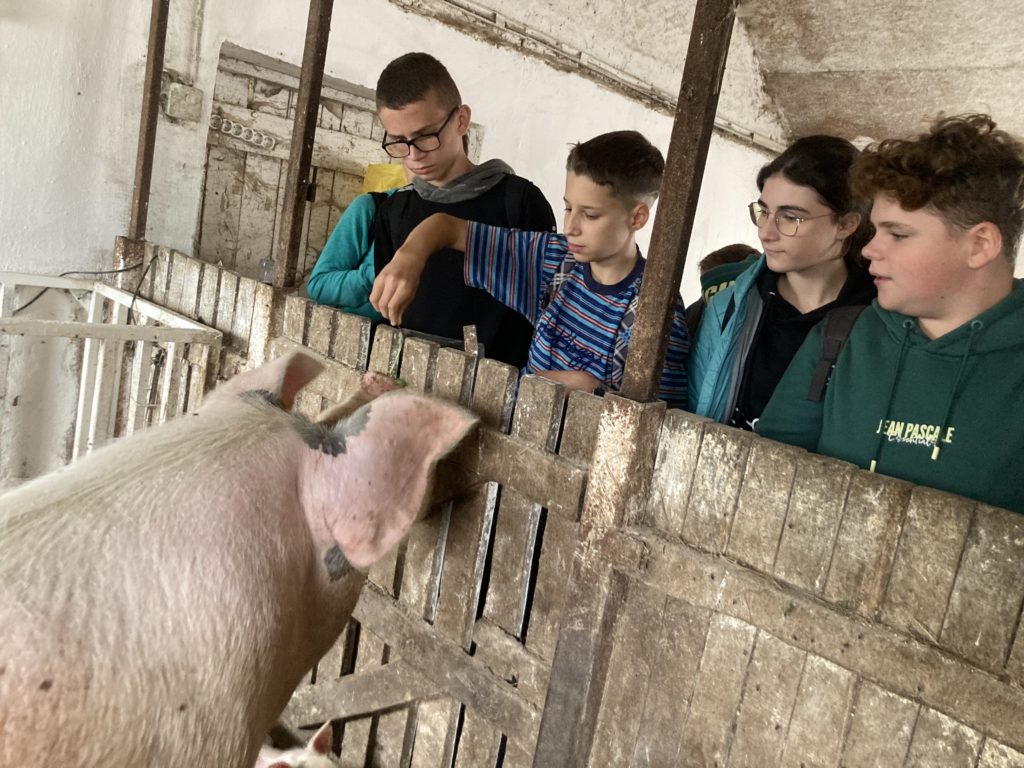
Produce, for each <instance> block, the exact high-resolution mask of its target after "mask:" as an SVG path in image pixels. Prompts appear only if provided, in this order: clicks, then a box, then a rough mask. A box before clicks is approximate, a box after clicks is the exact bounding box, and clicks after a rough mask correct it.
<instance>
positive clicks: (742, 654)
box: [676, 615, 757, 768]
mask: <svg viewBox="0 0 1024 768" xmlns="http://www.w3.org/2000/svg"><path fill="white" fill-rule="evenodd" d="M756 633H757V630H756V628H755V627H752V626H751V625H749V624H746V623H744V622H741V621H737V620H736V619H733V618H731V617H728V616H721V615H719V616H714V617H712V619H711V623H710V625H709V628H708V636H707V643H706V645H705V647H704V656H703V658H702V660H701V665H700V671H699V672H698V674H697V681H696V684H695V686H694V691H693V697H692V699H691V701H690V710H689V712H688V714H687V717H686V722H685V723H684V724H683V727H682V739H681V744H680V748H679V754H678V757H677V762H676V765H679V766H694V768H697V766H700V767H701V768H703V766H707V765H714V764H716V763H717V764H718V765H725V764H726V761H727V760H728V755H729V747H730V744H731V740H732V727H733V723H734V721H735V718H736V708H737V707H738V706H739V702H740V696H741V694H742V690H743V681H744V679H745V678H746V674H747V665H748V664H749V662H750V655H751V653H752V651H753V646H754V637H755V636H756Z"/></svg>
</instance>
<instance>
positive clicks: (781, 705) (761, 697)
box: [729, 632, 807, 768]
mask: <svg viewBox="0 0 1024 768" xmlns="http://www.w3.org/2000/svg"><path fill="white" fill-rule="evenodd" d="M806 657H807V654H806V653H804V652H803V651H801V650H800V649H799V648H794V647H793V646H791V645H787V644H786V643H784V642H782V641H781V640H779V639H778V638H777V637H775V636H774V635H771V634H769V633H767V632H759V633H758V635H757V640H756V644H755V646H754V654H753V656H752V657H751V659H750V669H749V671H748V674H747V680H746V683H745V684H744V687H743V698H742V700H741V702H740V708H739V714H738V715H737V716H736V735H735V737H734V739H733V743H732V748H731V750H730V751H729V765H730V766H734V767H735V768H746V767H748V766H749V768H758V767H759V766H765V765H779V764H780V760H781V758H782V749H783V746H784V745H785V742H786V730H787V729H788V727H789V721H790V717H791V716H792V714H793V706H794V704H795V703H796V697H797V689H798V686H799V685H800V673H801V672H802V670H803V668H804V663H805V660H806Z"/></svg>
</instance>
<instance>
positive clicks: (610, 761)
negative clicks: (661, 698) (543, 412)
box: [499, 513, 667, 766]
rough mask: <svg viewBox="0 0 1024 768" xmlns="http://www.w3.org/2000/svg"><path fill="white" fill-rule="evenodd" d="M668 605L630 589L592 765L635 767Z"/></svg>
mask: <svg viewBox="0 0 1024 768" xmlns="http://www.w3.org/2000/svg"><path fill="white" fill-rule="evenodd" d="M499 514H500V513H499ZM666 601H667V598H666V596H665V594H664V593H663V592H658V591H656V590H653V589H651V588H650V587H648V586H645V585H643V584H638V583H636V582H633V583H631V584H630V585H629V586H628V587H627V589H626V599H625V604H624V605H623V606H622V609H621V610H620V611H619V615H618V617H617V619H616V622H615V626H614V627H613V629H612V633H611V636H610V637H609V642H610V643H611V655H610V657H609V660H608V672H607V676H606V677H605V681H604V693H603V695H602V696H601V706H600V709H599V710H598V713H597V728H596V731H595V734H594V744H593V747H592V748H591V750H590V755H589V756H588V759H587V762H588V764H590V765H594V766H603V765H620V766H627V765H629V763H630V759H631V758H632V756H633V754H634V749H635V747H636V743H637V733H638V731H639V730H640V724H641V720H642V715H643V713H644V707H643V700H644V699H645V698H646V696H647V695H648V694H649V692H650V689H651V687H652V686H656V685H657V684H658V682H657V681H656V680H654V679H653V674H654V669H655V668H654V662H655V659H654V656H655V651H656V649H657V642H658V640H660V637H659V634H660V633H656V632H652V631H651V630H652V629H653V628H654V627H657V626H658V625H659V624H660V623H661V621H662V617H663V615H664V612H665V604H666ZM638 704H639V706H638Z"/></svg>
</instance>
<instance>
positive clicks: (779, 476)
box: [726, 439, 804, 573]
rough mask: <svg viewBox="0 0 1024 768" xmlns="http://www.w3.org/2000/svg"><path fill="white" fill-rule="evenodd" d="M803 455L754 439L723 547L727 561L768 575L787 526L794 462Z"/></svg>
mask: <svg viewBox="0 0 1024 768" xmlns="http://www.w3.org/2000/svg"><path fill="white" fill-rule="evenodd" d="M803 454H804V451H802V450H801V449H799V448H794V447H792V446H789V445H784V444H782V443H776V442H773V441H771V440H762V439H756V440H754V441H753V443H751V445H750V455H749V458H748V459H747V466H746V469H745V470H744V473H743V484H742V486H741V487H740V495H739V500H738V501H737V502H736V515H735V516H734V517H733V523H732V532H731V533H730V534H729V544H728V546H727V547H726V552H727V553H728V555H729V556H730V557H732V558H734V559H735V560H738V561H739V562H741V563H746V564H748V565H750V566H752V567H754V568H757V569H758V570H759V571H764V572H765V573H770V572H771V570H772V566H773V565H774V564H775V556H776V553H777V552H778V550H779V539H780V538H782V526H783V525H784V524H785V522H786V509H787V508H788V507H789V497H790V493H791V492H792V490H793V478H794V477H795V475H796V466H797V461H798V459H799V458H800V456H802V455H803Z"/></svg>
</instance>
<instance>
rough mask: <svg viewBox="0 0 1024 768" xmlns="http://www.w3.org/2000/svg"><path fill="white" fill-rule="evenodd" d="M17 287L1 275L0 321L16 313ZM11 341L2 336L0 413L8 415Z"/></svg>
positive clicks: (0, 347)
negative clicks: (8, 374) (8, 376)
mask: <svg viewBox="0 0 1024 768" xmlns="http://www.w3.org/2000/svg"><path fill="white" fill-rule="evenodd" d="M15 290H16V288H15V285H14V283H13V282H6V278H5V277H4V275H3V273H0V321H2V320H3V319H5V318H8V317H11V313H12V312H13V311H14V299H15ZM10 351H11V339H10V337H9V336H4V335H0V413H3V414H6V413H7V390H8V382H7V373H8V366H9V364H10Z"/></svg>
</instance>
